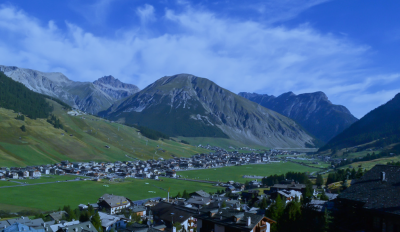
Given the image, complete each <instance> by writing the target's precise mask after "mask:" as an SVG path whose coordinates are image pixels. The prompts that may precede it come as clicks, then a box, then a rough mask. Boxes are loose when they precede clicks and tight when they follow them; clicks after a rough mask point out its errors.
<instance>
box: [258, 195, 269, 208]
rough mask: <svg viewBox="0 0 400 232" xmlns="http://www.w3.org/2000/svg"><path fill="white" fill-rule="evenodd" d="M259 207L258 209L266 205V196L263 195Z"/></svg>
mask: <svg viewBox="0 0 400 232" xmlns="http://www.w3.org/2000/svg"><path fill="white" fill-rule="evenodd" d="M259 207H260V209H265V208H267V207H268V202H267V198H266V197H264V198H263V199H262V200H261V203H260V205H259Z"/></svg>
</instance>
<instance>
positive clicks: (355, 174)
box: [350, 168, 357, 179]
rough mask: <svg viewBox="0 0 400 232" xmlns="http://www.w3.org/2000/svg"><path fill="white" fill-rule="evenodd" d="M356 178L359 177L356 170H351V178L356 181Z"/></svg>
mask: <svg viewBox="0 0 400 232" xmlns="http://www.w3.org/2000/svg"><path fill="white" fill-rule="evenodd" d="M356 176H357V172H356V169H354V168H353V169H352V170H351V174H350V178H351V179H355V178H356Z"/></svg>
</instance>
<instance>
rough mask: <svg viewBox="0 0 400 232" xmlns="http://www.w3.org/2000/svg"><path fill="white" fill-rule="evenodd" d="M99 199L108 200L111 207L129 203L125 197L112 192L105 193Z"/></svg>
mask: <svg viewBox="0 0 400 232" xmlns="http://www.w3.org/2000/svg"><path fill="white" fill-rule="evenodd" d="M99 201H104V202H106V203H107V204H108V205H109V206H110V207H117V206H121V205H126V204H128V203H129V201H128V199H126V198H125V197H123V196H116V195H112V194H104V195H103V196H102V197H100V199H99Z"/></svg>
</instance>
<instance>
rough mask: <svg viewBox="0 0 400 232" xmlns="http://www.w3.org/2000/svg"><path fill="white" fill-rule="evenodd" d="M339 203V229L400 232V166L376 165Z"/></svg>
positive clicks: (336, 221)
mask: <svg viewBox="0 0 400 232" xmlns="http://www.w3.org/2000/svg"><path fill="white" fill-rule="evenodd" d="M336 204H337V206H338V211H337V212H336V217H335V222H334V225H333V226H334V227H336V228H337V230H336V231H365V232H370V231H371V232H375V231H380V232H383V231H384V232H400V167H399V166H390V165H376V166H375V167H373V168H372V169H371V170H370V171H368V172H366V173H365V175H364V176H363V177H361V178H360V179H358V180H355V181H354V182H353V183H352V184H351V186H350V187H349V188H347V189H346V190H345V191H343V193H342V194H340V195H339V196H338V198H337V202H336Z"/></svg>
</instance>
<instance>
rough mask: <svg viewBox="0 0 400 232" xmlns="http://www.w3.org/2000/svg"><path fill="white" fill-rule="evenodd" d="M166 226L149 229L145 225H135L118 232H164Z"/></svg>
mask: <svg viewBox="0 0 400 232" xmlns="http://www.w3.org/2000/svg"><path fill="white" fill-rule="evenodd" d="M164 228H165V225H158V226H154V227H149V226H148V225H145V224H139V223H136V222H135V223H133V224H132V225H130V226H128V227H126V228H125V229H123V230H119V231H118V232H157V231H164Z"/></svg>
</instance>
